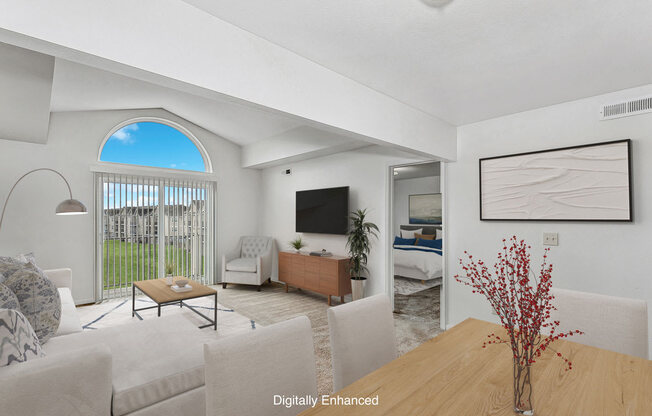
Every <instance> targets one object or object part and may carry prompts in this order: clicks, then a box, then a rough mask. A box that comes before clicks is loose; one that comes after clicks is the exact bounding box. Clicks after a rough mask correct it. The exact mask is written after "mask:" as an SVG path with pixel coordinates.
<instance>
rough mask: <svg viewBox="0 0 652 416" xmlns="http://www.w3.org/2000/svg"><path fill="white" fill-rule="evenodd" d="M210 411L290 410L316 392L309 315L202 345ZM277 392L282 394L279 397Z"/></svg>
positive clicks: (266, 413) (259, 415)
mask: <svg viewBox="0 0 652 416" xmlns="http://www.w3.org/2000/svg"><path fill="white" fill-rule="evenodd" d="M204 360H205V382H206V415H207V416H239V415H248V416H289V415H296V414H298V413H300V412H301V411H303V410H305V409H307V408H308V407H309V406H298V405H293V406H290V407H287V406H285V404H286V403H285V402H281V399H282V398H284V397H295V396H297V397H306V396H308V395H309V396H312V397H315V398H316V397H317V372H316V368H315V350H314V345H313V341H312V330H311V329H310V321H309V320H308V318H307V317H305V316H300V317H297V318H293V319H290V320H288V321H284V322H281V323H278V324H274V325H270V326H268V327H261V328H256V329H255V330H253V331H251V332H248V333H245V334H242V335H234V336H230V337H227V338H223V339H221V340H219V341H216V342H212V343H210V344H206V345H204ZM275 396H278V397H276V398H275Z"/></svg>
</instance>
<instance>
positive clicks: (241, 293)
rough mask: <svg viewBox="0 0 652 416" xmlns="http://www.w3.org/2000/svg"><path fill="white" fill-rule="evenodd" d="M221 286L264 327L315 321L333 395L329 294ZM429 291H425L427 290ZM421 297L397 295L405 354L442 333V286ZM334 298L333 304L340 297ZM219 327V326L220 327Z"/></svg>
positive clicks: (324, 389) (225, 300)
mask: <svg viewBox="0 0 652 416" xmlns="http://www.w3.org/2000/svg"><path fill="white" fill-rule="evenodd" d="M216 288H217V289H218V292H219V293H218V300H219V303H220V304H221V305H224V306H225V307H226V308H230V309H233V310H235V311H236V312H237V313H238V314H240V315H243V316H245V317H247V318H249V319H251V320H253V321H255V322H256V323H260V324H261V325H262V326H267V325H271V324H274V323H277V322H281V321H285V320H287V319H290V318H293V317H296V316H300V315H306V316H307V317H308V318H309V319H310V322H311V324H312V330H313V334H314V343H315V355H316V361H317V379H318V389H319V394H330V393H332V390H333V387H332V386H333V379H332V373H331V354H330V343H329V335H328V319H327V316H326V311H327V309H328V304H327V303H326V297H325V296H322V295H319V294H316V293H313V292H309V291H300V290H297V289H290V292H289V293H285V290H284V288H283V286H281V285H280V284H274V283H272V284H265V285H264V286H263V287H262V290H261V291H260V292H257V291H256V289H255V288H252V287H247V286H239V285H229V286H228V287H227V288H226V289H222V287H221V286H219V287H217V286H216ZM424 292H425V293H424ZM416 295H419V296H415V295H410V296H402V295H397V296H396V306H397V308H399V305H400V308H399V310H398V312H399V313H395V315H394V317H395V324H396V337H397V343H398V350H399V353H400V354H404V353H406V352H408V351H410V350H411V349H413V348H415V347H417V346H418V345H420V344H421V343H423V342H424V341H426V340H428V339H430V338H432V337H434V336H435V335H437V334H439V333H440V332H441V330H440V329H439V288H438V287H436V288H432V289H428V290H426V291H422V292H419V293H418V294H416ZM335 299H336V298H333V305H337V304H339V300H337V301H336V300H335ZM345 301H347V299H345ZM218 329H219V328H218Z"/></svg>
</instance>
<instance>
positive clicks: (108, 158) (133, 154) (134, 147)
mask: <svg viewBox="0 0 652 416" xmlns="http://www.w3.org/2000/svg"><path fill="white" fill-rule="evenodd" d="M100 160H102V161H104V162H116V163H129V164H133V165H141V166H153V167H160V168H169V169H182V170H194V171H199V172H205V171H206V169H205V167H204V160H203V159H202V157H201V153H199V150H198V149H197V147H196V146H195V144H194V143H193V142H192V141H191V140H190V139H189V138H188V137H186V136H185V135H184V134H183V133H181V132H180V131H178V130H176V129H174V128H172V127H170V126H168V125H166V124H161V123H155V122H150V121H146V122H140V123H134V124H129V125H127V126H125V127H123V128H121V129H120V130H118V131H116V132H115V133H114V134H113V135H112V136H111V137H109V140H107V141H106V144H105V145H104V148H103V149H102V155H101V157H100Z"/></svg>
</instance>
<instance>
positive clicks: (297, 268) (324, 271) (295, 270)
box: [278, 251, 351, 305]
mask: <svg viewBox="0 0 652 416" xmlns="http://www.w3.org/2000/svg"><path fill="white" fill-rule="evenodd" d="M348 263H349V258H348V257H341V256H329V257H319V256H310V255H308V254H302V253H293V252H288V251H282V252H280V253H278V279H279V280H280V281H281V282H284V283H285V291H286V292H287V291H288V287H289V286H294V287H297V288H301V289H307V290H310V291H313V292H317V293H321V294H322V295H326V296H328V304H329V305H330V304H331V296H339V297H340V301H341V302H342V303H344V295H348V294H349V293H351V276H350V274H349V271H348Z"/></svg>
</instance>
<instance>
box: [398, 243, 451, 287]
mask: <svg viewBox="0 0 652 416" xmlns="http://www.w3.org/2000/svg"><path fill="white" fill-rule="evenodd" d="M405 269H415V270H418V271H420V272H421V273H423V276H424V277H425V278H423V277H422V278H421V280H430V279H436V278H438V277H441V276H442V256H440V255H439V254H436V253H428V252H424V251H417V250H400V249H397V248H394V274H398V275H399V276H404V277H413V276H405V274H406V273H403V274H401V273H397V271H398V270H401V271H404V270H405Z"/></svg>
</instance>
